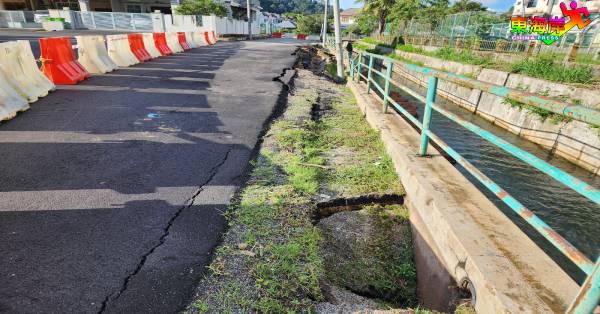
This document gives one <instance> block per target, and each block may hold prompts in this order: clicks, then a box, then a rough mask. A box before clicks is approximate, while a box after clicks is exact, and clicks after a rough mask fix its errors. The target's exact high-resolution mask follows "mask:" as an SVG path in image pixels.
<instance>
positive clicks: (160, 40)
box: [153, 33, 173, 56]
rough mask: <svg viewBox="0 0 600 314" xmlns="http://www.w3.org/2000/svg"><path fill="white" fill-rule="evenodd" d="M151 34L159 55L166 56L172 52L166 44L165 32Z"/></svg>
mask: <svg viewBox="0 0 600 314" xmlns="http://www.w3.org/2000/svg"><path fill="white" fill-rule="evenodd" d="M153 36H154V43H155V44H156V49H158V51H159V52H160V54H161V55H163V56H167V55H172V54H173V51H171V49H170V48H169V46H168V45H167V36H165V33H154V34H153Z"/></svg>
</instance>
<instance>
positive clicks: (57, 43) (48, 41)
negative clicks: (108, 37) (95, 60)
mask: <svg viewBox="0 0 600 314" xmlns="http://www.w3.org/2000/svg"><path fill="white" fill-rule="evenodd" d="M40 50H41V51H42V55H41V57H40V60H41V62H42V72H44V74H45V75H46V76H47V77H48V78H49V79H50V80H51V81H52V82H54V84H64V85H73V84H77V83H79V82H81V81H83V80H85V79H86V78H88V77H90V74H89V73H88V72H87V71H86V70H85V69H84V68H83V66H82V65H81V64H80V63H79V62H77V60H76V59H75V53H73V48H72V47H71V38H70V37H51V38H40Z"/></svg>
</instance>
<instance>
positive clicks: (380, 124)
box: [348, 82, 579, 313]
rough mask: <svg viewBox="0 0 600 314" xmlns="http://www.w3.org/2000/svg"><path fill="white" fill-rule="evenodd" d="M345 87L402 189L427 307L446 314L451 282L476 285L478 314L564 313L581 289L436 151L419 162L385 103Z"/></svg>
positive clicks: (408, 131)
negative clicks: (389, 160) (386, 111)
mask: <svg viewBox="0 0 600 314" xmlns="http://www.w3.org/2000/svg"><path fill="white" fill-rule="evenodd" d="M348 85H349V87H350V89H351V90H352V92H353V93H354V95H355V96H356V98H357V100H358V104H359V107H360V109H361V110H362V111H363V113H364V114H365V117H366V119H367V121H368V122H369V124H370V125H371V126H372V127H373V128H375V129H377V130H380V131H381V137H382V139H383V141H384V143H385V146H386V149H387V151H388V153H389V154H390V156H391V157H392V159H393V161H394V165H395V168H396V171H397V173H398V175H399V177H400V180H401V181H402V184H403V185H404V187H405V190H406V193H407V197H406V206H407V207H408V208H409V210H410V213H411V218H410V219H411V224H412V228H413V237H414V244H415V260H416V262H417V270H418V282H419V291H420V296H421V298H422V301H423V303H424V305H425V306H427V307H429V308H432V309H439V310H445V308H444V307H445V306H447V302H448V301H449V299H450V298H451V297H450V296H449V295H450V294H451V293H452V292H451V291H449V290H448V289H447V283H448V282H449V281H450V280H452V281H455V282H457V283H461V282H469V283H470V284H471V285H472V287H473V290H474V291H475V294H476V301H475V309H476V310H477V312H479V313H548V312H563V311H564V310H565V309H566V308H567V306H568V304H569V303H570V301H571V300H572V298H573V297H574V296H575V294H576V293H577V291H578V289H579V287H578V285H577V284H576V283H575V282H574V281H573V280H572V279H571V278H570V277H569V276H568V275H567V274H566V273H565V272H564V271H563V270H562V269H561V268H560V267H559V266H558V265H557V264H556V263H555V262H554V261H552V260H551V259H550V258H549V257H548V256H547V255H546V254H545V253H544V252H543V251H542V250H541V249H540V248H539V247H538V246H537V245H536V244H535V243H534V242H533V241H532V240H531V239H529V237H527V236H526V235H525V234H524V233H523V232H522V231H521V230H520V229H519V228H518V227H517V226H516V225H515V224H514V223H513V222H511V221H510V220H509V218H507V217H506V216H505V215H504V214H503V213H502V212H501V211H500V210H499V209H498V208H497V207H496V206H495V205H494V204H493V203H492V202H490V201H489V200H488V199H487V198H486V197H485V196H484V195H483V194H482V193H481V192H480V191H479V190H478V189H477V188H476V187H475V186H474V185H473V184H471V183H470V182H469V181H468V180H467V179H466V178H465V177H464V176H463V175H462V174H461V173H460V172H459V171H458V170H457V169H456V168H455V167H454V166H452V165H451V164H450V163H448V162H447V161H446V160H445V159H444V158H443V157H441V156H440V155H439V153H437V152H436V151H434V149H433V148H430V152H429V153H430V154H431V155H433V156H434V157H433V158H419V157H416V152H417V151H418V147H419V143H420V136H419V135H418V133H417V132H416V131H415V130H414V129H413V128H412V127H411V126H410V125H409V124H408V123H407V122H405V121H404V120H403V119H402V118H400V117H399V116H398V115H397V114H395V113H391V114H383V113H382V112H381V109H380V108H381V99H376V98H375V97H374V96H373V94H370V95H369V94H366V92H365V91H364V90H363V88H362V87H359V86H358V85H357V84H356V83H354V82H349V83H348ZM557 283H560V284H557ZM444 294H445V295H444Z"/></svg>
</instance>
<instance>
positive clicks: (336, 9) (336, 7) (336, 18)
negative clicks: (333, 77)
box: [333, 0, 344, 80]
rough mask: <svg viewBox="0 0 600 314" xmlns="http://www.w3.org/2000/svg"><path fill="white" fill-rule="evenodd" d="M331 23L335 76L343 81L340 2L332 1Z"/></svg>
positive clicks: (338, 0)
mask: <svg viewBox="0 0 600 314" xmlns="http://www.w3.org/2000/svg"><path fill="white" fill-rule="evenodd" d="M333 22H334V26H335V52H336V59H337V76H338V79H339V80H343V79H344V52H343V49H342V30H341V25H340V24H341V23H340V0H333Z"/></svg>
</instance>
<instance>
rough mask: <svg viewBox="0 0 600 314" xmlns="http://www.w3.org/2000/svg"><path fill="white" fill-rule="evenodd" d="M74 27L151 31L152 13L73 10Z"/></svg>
mask: <svg viewBox="0 0 600 314" xmlns="http://www.w3.org/2000/svg"><path fill="white" fill-rule="evenodd" d="M73 13H74V19H75V20H74V21H72V24H74V26H75V27H76V28H79V26H83V28H87V29H98V30H124V31H152V30H153V24H152V14H148V13H124V12H91V11H87V12H79V11H73Z"/></svg>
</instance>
